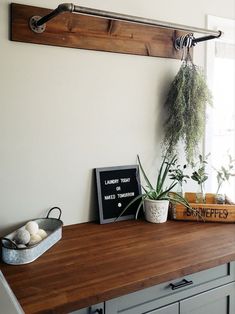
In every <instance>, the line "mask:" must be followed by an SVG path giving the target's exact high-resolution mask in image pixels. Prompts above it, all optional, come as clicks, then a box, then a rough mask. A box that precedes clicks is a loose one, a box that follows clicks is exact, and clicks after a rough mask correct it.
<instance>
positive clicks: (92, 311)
mask: <svg viewBox="0 0 235 314" xmlns="http://www.w3.org/2000/svg"><path fill="white" fill-rule="evenodd" d="M70 314H104V303H99V304H96V305H92V306H89V307H87V308H85V309H81V310H77V311H75V312H72V313H70Z"/></svg>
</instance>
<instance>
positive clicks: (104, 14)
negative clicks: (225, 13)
mask: <svg viewBox="0 0 235 314" xmlns="http://www.w3.org/2000/svg"><path fill="white" fill-rule="evenodd" d="M63 12H75V13H80V14H84V15H91V16H97V17H100V18H109V19H113V20H119V21H126V22H130V23H136V24H143V25H149V26H158V27H162V28H171V29H174V30H181V31H189V32H195V33H200V34H208V35H210V36H215V37H214V38H217V37H220V35H221V32H220V31H214V30H208V29H205V28H198V27H190V26H186V25H181V24H174V23H168V22H163V21H157V20H153V19H148V18H143V17H138V16H132V15H126V14H120V13H115V12H109V11H103V10H97V9H92V8H86V7H81V6H78V5H73V4H72V3H62V4H60V5H59V6H58V7H57V8H56V9H55V10H54V11H52V12H51V13H49V14H48V15H45V16H44V17H42V18H41V19H39V20H38V21H37V22H35V26H36V27H38V26H41V25H43V24H44V23H46V22H48V21H49V20H51V19H52V18H54V17H55V16H57V15H58V14H60V13H63ZM209 39H212V38H209ZM204 40H207V39H204ZM199 41H202V40H199Z"/></svg>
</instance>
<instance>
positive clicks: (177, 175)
mask: <svg viewBox="0 0 235 314" xmlns="http://www.w3.org/2000/svg"><path fill="white" fill-rule="evenodd" d="M186 167H187V166H186V165H184V166H183V167H181V166H180V165H176V166H175V168H173V169H170V170H169V173H170V175H169V177H170V179H171V180H174V181H175V182H177V190H176V192H177V193H178V194H179V195H181V196H182V197H184V188H183V183H187V179H189V178H190V177H189V176H188V175H186V174H184V170H185V169H186Z"/></svg>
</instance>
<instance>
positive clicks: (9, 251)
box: [1, 207, 63, 265]
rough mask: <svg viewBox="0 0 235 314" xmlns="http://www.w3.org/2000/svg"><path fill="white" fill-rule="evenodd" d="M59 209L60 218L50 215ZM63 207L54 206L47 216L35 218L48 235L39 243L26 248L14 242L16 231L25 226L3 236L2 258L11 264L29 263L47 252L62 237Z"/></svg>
mask: <svg viewBox="0 0 235 314" xmlns="http://www.w3.org/2000/svg"><path fill="white" fill-rule="evenodd" d="M55 209H56V210H58V211H59V216H58V218H50V217H49V215H50V213H51V212H52V211H53V210H55ZM61 213H62V211H61V209H60V208H59V207H52V208H51V209H50V210H49V212H48V214H47V216H46V218H38V219H33V220H32V221H35V222H36V223H37V224H38V226H39V228H40V229H44V230H45V231H46V233H47V237H46V238H44V239H43V240H41V241H40V242H38V243H37V244H34V245H30V246H28V247H25V248H19V247H17V245H16V244H15V242H14V238H15V235H16V233H17V232H18V231H19V230H20V229H23V228H24V227H25V226H22V227H20V228H19V229H17V230H15V231H14V232H12V233H10V234H8V235H6V236H5V237H4V238H2V239H1V240H2V260H3V262H5V263H7V264H11V265H22V264H28V263H31V262H33V261H35V260H36V259H37V258H38V257H39V256H41V255H42V254H43V253H44V252H46V251H47V250H48V249H49V248H50V247H52V246H53V245H54V244H55V243H56V242H58V241H59V240H60V239H61V238H62V226H63V222H62V221H61V220H60V217H61Z"/></svg>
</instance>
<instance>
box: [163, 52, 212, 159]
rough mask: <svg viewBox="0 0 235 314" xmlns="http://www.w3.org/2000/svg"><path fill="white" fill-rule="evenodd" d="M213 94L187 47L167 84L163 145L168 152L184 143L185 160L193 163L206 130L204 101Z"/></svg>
mask: <svg viewBox="0 0 235 314" xmlns="http://www.w3.org/2000/svg"><path fill="white" fill-rule="evenodd" d="M207 103H208V104H210V105H212V95H211V92H210V90H209V89H208V87H207V84H206V79H205V76H204V74H203V72H202V70H201V69H200V68H199V67H197V66H196V65H194V64H193V62H192V60H191V57H190V54H189V51H188V53H187V56H186V59H185V61H183V63H182V65H181V67H180V70H179V72H178V73H177V75H176V77H175V79H174V81H173V82H172V84H171V86H170V90H169V92H168V96H167V99H166V102H165V109H166V112H167V119H166V122H165V138H164V142H163V146H164V148H165V150H166V152H167V153H168V154H169V155H171V156H172V155H174V154H175V153H176V149H177V145H178V143H179V142H180V141H182V142H183V143H184V149H185V155H186V160H187V162H188V163H192V162H193V160H194V157H195V156H196V154H197V153H198V145H199V142H200V141H201V139H202V136H203V134H204V131H205V116H206V105H207Z"/></svg>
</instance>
